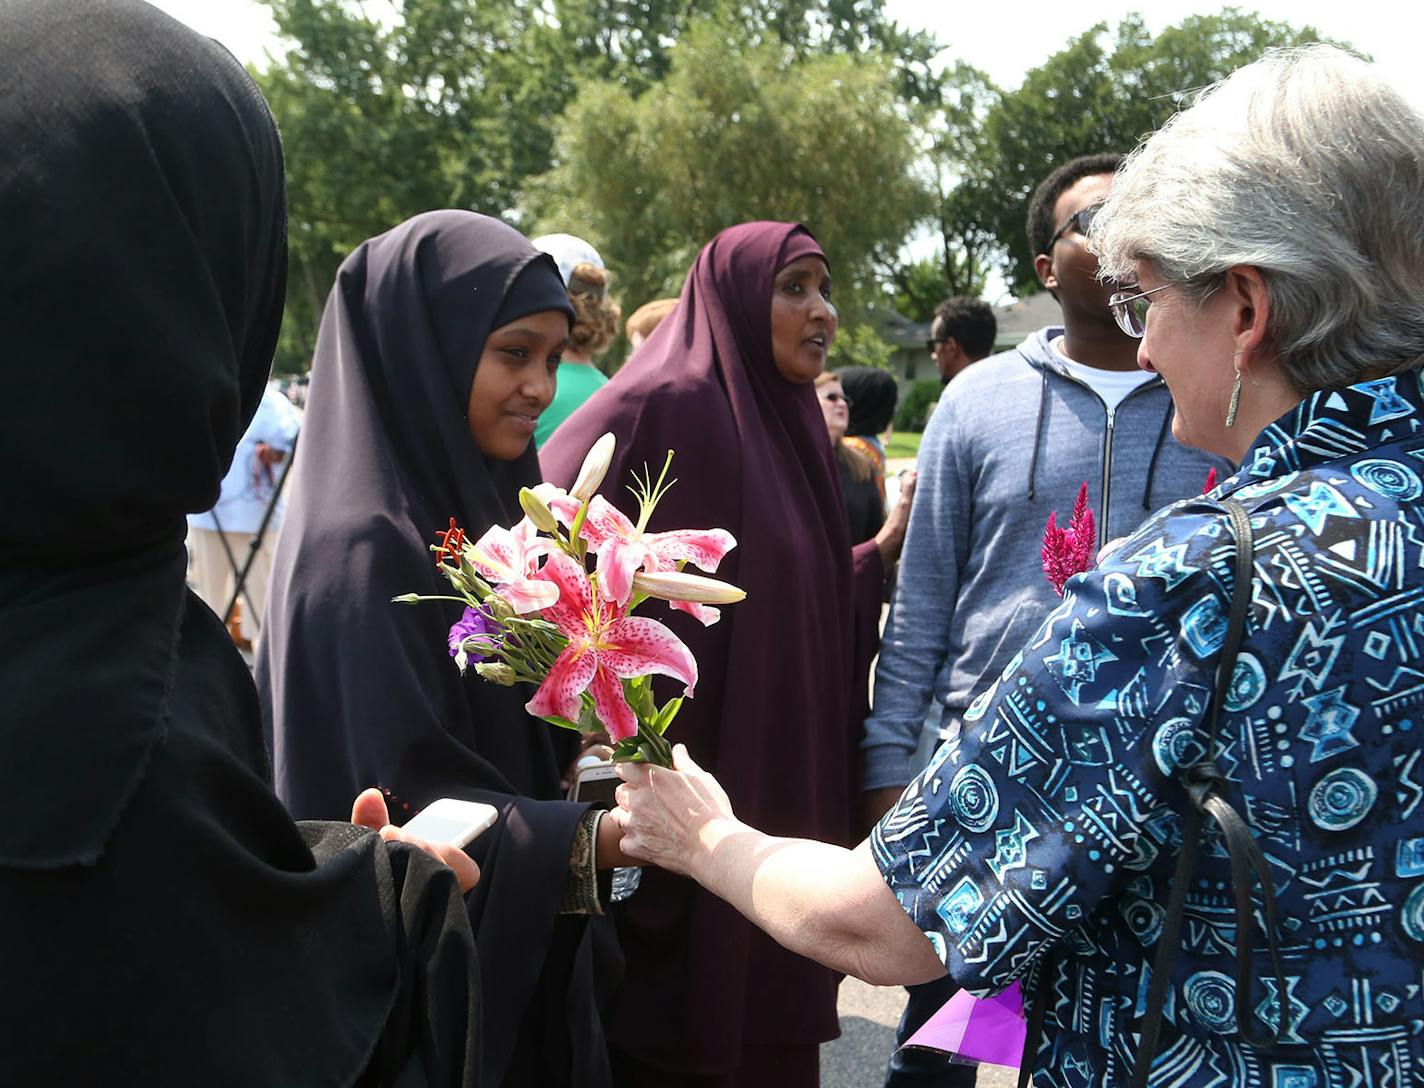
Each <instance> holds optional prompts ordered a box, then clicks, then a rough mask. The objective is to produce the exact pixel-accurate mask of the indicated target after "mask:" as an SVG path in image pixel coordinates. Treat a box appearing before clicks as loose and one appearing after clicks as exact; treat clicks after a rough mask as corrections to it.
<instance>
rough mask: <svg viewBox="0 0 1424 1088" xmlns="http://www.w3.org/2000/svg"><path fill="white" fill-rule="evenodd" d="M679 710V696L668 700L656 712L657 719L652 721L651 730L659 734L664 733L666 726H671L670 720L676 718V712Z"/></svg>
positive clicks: (680, 706) (680, 702)
mask: <svg viewBox="0 0 1424 1088" xmlns="http://www.w3.org/2000/svg"><path fill="white" fill-rule="evenodd" d="M681 709H682V696H680V695H679V696H678V697H677V698H675V699H669V700H668V701H667V702H666V703H664V704H663V708H662V709H661V710H659V711H658V713H657V717H655V718H654V719H653V723H652V724H653V728H654V729H656V730H657V731H658V733H659V734H662V733H666V732H667V729H668V726H670V725H671V724H672V720H673V719H674V718H676V717H677V712H678V711H679V710H681Z"/></svg>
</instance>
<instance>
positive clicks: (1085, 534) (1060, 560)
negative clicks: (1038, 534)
mask: <svg viewBox="0 0 1424 1088" xmlns="http://www.w3.org/2000/svg"><path fill="white" fill-rule="evenodd" d="M1057 518H1058V511H1057V510H1055V511H1054V512H1053V513H1051V514H1049V515H1048V525H1047V526H1046V527H1045V528H1044V530H1043V573H1044V574H1045V575H1047V576H1048V582H1049V584H1050V585H1051V586H1053V590H1054V592H1055V593H1057V594H1058V595H1059V596H1060V597H1061V596H1062V595H1063V586H1064V584H1065V583H1067V581H1068V579H1069V578H1071V577H1073V575H1075V574H1082V573H1083V572H1084V571H1085V570H1092V569H1093V566H1094V560H1095V557H1096V552H1097V541H1098V530H1097V526H1096V525H1095V524H1094V521H1093V511H1092V510H1091V509H1089V507H1088V485H1087V483H1086V481H1085V482H1084V484H1083V486H1082V487H1080V488H1078V501H1077V502H1076V503H1074V504H1073V518H1072V520H1071V521H1069V523H1068V528H1066V529H1060V528H1058V521H1057Z"/></svg>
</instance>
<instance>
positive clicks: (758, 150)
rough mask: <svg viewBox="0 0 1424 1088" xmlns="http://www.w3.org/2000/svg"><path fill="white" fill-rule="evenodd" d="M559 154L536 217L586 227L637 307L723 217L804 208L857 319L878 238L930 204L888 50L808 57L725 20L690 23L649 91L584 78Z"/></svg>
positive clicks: (672, 284) (561, 133)
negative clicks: (916, 172)
mask: <svg viewBox="0 0 1424 1088" xmlns="http://www.w3.org/2000/svg"><path fill="white" fill-rule="evenodd" d="M556 157H557V165H556V166H555V167H554V168H553V169H552V170H551V171H549V172H548V173H547V174H545V175H544V176H542V177H540V178H539V179H537V180H536V181H535V182H534V183H533V184H531V186H530V187H529V189H528V190H527V192H526V199H527V201H528V204H529V206H530V207H532V208H533V209H534V211H535V213H536V216H537V224H538V229H540V230H570V231H573V232H575V233H578V234H581V235H583V236H585V237H587V238H588V239H589V240H590V241H592V242H593V243H594V245H596V246H597V247H598V248H599V251H600V252H601V253H602V254H603V255H604V259H605V260H607V261H608V262H609V264H610V265H611V266H612V267H613V269H614V271H615V273H616V276H617V280H616V282H617V283H618V284H619V288H618V290H619V293H620V294H621V296H622V298H623V299H624V300H625V302H626V304H627V306H628V307H629V308H631V307H632V306H636V305H639V304H641V303H642V302H644V301H646V300H648V299H651V298H657V297H661V296H665V295H671V294H676V293H677V292H678V291H679V290H680V288H681V286H682V280H683V277H684V276H685V274H686V272H687V269H688V267H689V266H690V265H691V263H692V260H693V258H694V257H695V256H696V254H697V251H698V250H699V249H700V248H701V247H702V245H703V244H704V243H705V242H706V241H707V240H708V239H710V238H711V237H712V236H713V235H714V234H716V233H717V232H718V231H719V230H721V229H723V228H724V227H728V226H731V225H733V224H735V223H740V222H744V221H747V220H752V219H782V220H799V221H802V222H805V223H807V224H808V225H809V226H810V227H811V228H812V230H814V231H815V232H816V236H817V237H818V238H819V239H820V241H821V244H822V245H823V246H824V247H825V249H826V252H827V253H828V254H829V256H830V258H831V266H832V271H833V273H834V275H835V279H836V292H837V305H839V306H840V307H841V309H842V312H843V313H844V314H846V316H847V318H848V324H854V322H855V319H856V317H857V316H858V315H859V313H860V312H861V311H862V309H863V307H864V305H865V303H866V302H868V301H869V300H870V299H871V298H872V297H873V296H874V295H875V294H876V292H877V291H878V285H877V283H876V280H875V276H874V269H873V267H872V258H873V254H874V253H875V251H876V249H877V247H883V246H885V245H887V243H888V244H889V245H890V246H891V247H894V248H898V246H899V244H900V242H901V241H902V240H903V239H904V237H905V236H906V234H907V232H908V230H909V228H910V226H911V225H912V224H913V223H914V221H915V220H916V219H917V218H919V217H920V216H921V215H922V214H923V212H924V210H925V207H926V204H925V196H924V192H923V190H922V188H921V187H920V185H919V184H918V183H917V182H916V180H915V178H914V177H913V173H912V168H913V164H914V159H915V146H914V142H913V138H912V133H911V130H910V127H909V124H908V122H907V121H906V119H905V116H904V111H903V109H902V108H901V102H900V99H899V98H898V95H897V88H896V84H895V79H894V74H893V72H892V70H891V66H890V65H889V64H888V63H887V62H886V61H885V60H884V59H883V58H882V57H880V56H878V55H876V54H874V53H866V54H862V55H860V56H848V55H837V56H829V55H824V54H819V53H812V54H808V55H804V56H798V55H797V54H796V52H795V51H794V50H791V49H789V48H787V47H785V46H783V45H779V44H776V43H773V42H757V41H754V40H749V36H748V35H746V34H745V33H744V32H742V31H741V30H740V29H739V28H738V27H735V26H733V25H730V24H728V23H727V22H726V21H724V20H720V19H705V20H701V21H699V22H698V23H696V24H695V25H693V26H692V27H690V28H689V29H687V30H686V31H684V33H683V36H682V38H681V39H680V40H679V41H678V43H677V44H676V45H675V46H674V47H673V49H672V51H671V57H670V68H669V71H668V75H667V77H666V78H665V79H664V80H663V81H662V82H660V83H658V84H657V85H655V86H653V87H650V88H649V89H648V90H646V91H645V92H644V93H643V94H641V95H634V94H633V93H632V92H631V91H630V90H628V89H627V88H626V87H622V86H619V85H616V84H610V83H590V84H585V85H584V86H583V88H582V90H581V92H580V94H579V96H578V97H577V99H575V101H574V102H573V103H572V104H571V105H570V106H569V108H568V110H567V112H566V114H565V116H564V118H563V119H562V120H561V122H560V123H559V126H558V138H557V156H556ZM869 194H873V199H868V195H869Z"/></svg>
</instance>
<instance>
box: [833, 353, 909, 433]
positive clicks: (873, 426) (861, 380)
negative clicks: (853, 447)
mask: <svg viewBox="0 0 1424 1088" xmlns="http://www.w3.org/2000/svg"><path fill="white" fill-rule="evenodd" d="M831 373H833V374H834V375H835V376H836V377H838V378H840V380H841V388H842V389H844V390H845V394H846V397H847V398H848V399H849V400H850V402H851V404H850V423H849V424H848V425H847V427H846V434H848V435H868V436H870V437H872V438H876V437H878V436H880V435H882V434H884V433H885V428H886V427H888V426H890V421H891V420H892V419H894V418H895V405H896V403H897V402H898V401H899V399H900V387H899V386H898V385H897V384H896V383H895V376H894V375H893V374H891V373H890V372H889V371H888V370H881V369H880V368H879V367H873V366H847V367H842V368H840V369H839V370H833V371H832V372H831Z"/></svg>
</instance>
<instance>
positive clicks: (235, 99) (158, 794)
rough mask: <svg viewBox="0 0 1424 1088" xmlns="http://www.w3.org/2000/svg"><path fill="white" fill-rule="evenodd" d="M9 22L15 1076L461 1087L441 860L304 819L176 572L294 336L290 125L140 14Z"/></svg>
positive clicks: (6, 1018)
mask: <svg viewBox="0 0 1424 1088" xmlns="http://www.w3.org/2000/svg"><path fill="white" fill-rule="evenodd" d="M0 26H3V27H4V33H3V35H0V147H3V148H4V149H5V150H4V154H3V155H0V236H3V238H4V239H5V243H4V244H5V247H6V253H5V260H4V261H3V262H0V343H3V344H4V354H3V356H0V366H3V373H4V378H5V384H6V396H5V398H4V399H3V405H2V406H0V414H3V425H0V455H3V457H4V463H5V465H6V467H7V471H6V473H5V474H4V478H3V483H0V509H3V510H4V511H5V515H4V517H3V519H0V766H3V767H4V768H5V771H6V774H7V789H8V797H9V799H10V801H11V802H12V804H13V810H12V811H13V818H12V819H9V820H6V821H4V822H3V826H0V917H3V918H4V919H5V925H4V927H3V929H0V963H3V964H4V973H5V983H6V997H5V998H3V999H0V1044H3V1051H4V1057H3V1059H0V1060H2V1061H3V1067H4V1071H5V1072H4V1079H6V1080H7V1081H12V1082H13V1083H17V1084H39V1083H47V1084H79V1083H98V1082H100V1081H102V1082H104V1083H114V1084H120V1083H143V1084H146V1085H187V1084H202V1083H215V1082H217V1081H219V1080H221V1081H224V1082H226V1083H244V1084H292V1083H301V1084H312V1085H317V1084H331V1085H338V1084H339V1085H348V1084H353V1083H357V1082H358V1081H359V1082H360V1083H362V1084H374V1083H380V1084H388V1083H396V1082H399V1083H401V1084H426V1083H430V1084H434V1083H441V1084H468V1083H471V1081H470V1080H469V1079H468V1078H467V1077H466V1076H465V1072H466V1070H468V1069H470V1068H472V1066H473V1061H472V1060H471V1058H472V1053H473V1051H474V1049H475V1048H476V1046H477V1032H476V1020H475V1019H474V1017H473V1016H472V1015H471V1004H472V1002H473V1000H474V995H473V991H472V990H471V988H470V987H471V984H472V982H473V978H474V962H473V956H472V952H471V949H470V945H469V934H468V931H467V930H463V929H462V928H461V927H463V925H464V917H463V914H462V913H452V908H453V909H454V911H458V910H459V905H460V904H459V899H458V892H457V890H456V889H455V887H454V883H453V880H452V879H451V877H450V874H449V872H448V870H445V869H444V868H443V867H438V866H436V865H435V864H434V863H433V862H430V861H429V859H426V858H425V857H424V855H421V854H416V853H412V852H410V851H407V850H406V849H405V848H404V847H387V846H386V845H385V844H384V843H382V842H381V840H380V839H379V838H378V837H376V836H374V835H372V834H370V833H368V832H363V831H360V830H359V829H354V828H352V827H350V825H345V826H343V827H340V828H335V827H333V828H328V829H325V830H323V829H321V828H316V827H312V828H308V829H306V834H305V835H304V834H303V832H300V831H299V830H298V828H297V827H296V826H295V825H293V824H292V822H291V820H290V819H289V818H288V817H287V815H286V813H285V812H284V811H283V809H282V807H281V805H280V803H279V802H278V801H277V799H276V797H275V796H273V794H272V792H271V790H270V788H269V786H268V783H267V764H266V759H265V755H264V752H263V749H262V742H261V729H260V722H259V716H258V707H257V698H256V691H255V690H254V688H253V685H252V682H251V679H250V677H249V676H248V675H247V671H246V668H245V666H244V665H243V663H242V660H241V658H239V657H238V655H237V653H236V651H235V650H234V649H233V647H232V644H231V642H230V640H229V639H228V638H227V636H226V633H225V631H224V630H223V627H222V624H221V623H220V622H219V621H218V619H217V617H215V616H214V615H213V614H212V613H211V612H210V611H209V610H208V609H207V608H206V606H205V605H203V604H202V602H201V601H199V600H198V599H197V597H195V596H194V595H193V594H191V593H189V592H187V590H186V589H185V586H184V570H185V558H184V551H183V535H184V528H185V525H184V515H185V513H188V512H190V511H197V510H203V509H206V508H207V507H209V506H211V505H212V503H213V502H214V500H215V499H216V498H217V495H218V490H219V485H220V482H221V480H222V477H223V474H224V472H225V471H226V469H227V467H228V462H229V461H230V459H231V457H232V453H233V450H234V448H235V446H236V444H237V441H238V439H239V437H240V436H241V434H242V432H243V429H244V427H245V426H246V424H247V423H248V421H249V420H250V418H251V416H252V414H253V412H254V411H255V409H256V406H257V403H258V400H259V398H260V396H261V393H262V389H263V385H264V383H265V381H266V378H267V370H268V365H269V361H270V358H271V353H272V349H273V345H274V344H275V341H276V336H277V331H278V326H279V323H280V319H281V311H282V297H283V290H284V284H285V276H286V242H285V222H284V211H283V181H282V154H281V146H280V144H279V142H278V139H277V132H276V127H275V125H274V124H273V122H272V118H271V116H270V114H269V113H268V111H267V108H266V105H265V103H264V102H263V101H262V98H261V96H260V95H259V93H258V92H257V89H256V87H255V86H254V85H253V83H252V81H251V80H250V79H249V78H248V76H247V74H246V73H245V72H244V71H243V70H242V68H241V66H240V65H239V64H238V63H237V62H236V61H235V60H234V59H233V58H232V56H231V55H230V54H228V53H227V52H226V51H224V50H223V49H222V48H221V47H220V46H218V45H217V44H216V43H214V42H211V41H207V40H205V39H203V38H200V37H199V36H197V35H196V34H194V33H193V32H192V31H190V30H188V29H186V28H185V27H183V26H181V25H180V24H179V23H177V22H175V21H174V20H172V19H170V18H168V17H167V16H165V15H163V14H161V13H159V12H158V11H157V10H156V9H154V8H152V7H150V6H148V5H147V4H144V3H140V2H138V0H106V2H105V3H103V4H97V5H96V4H93V3H88V2H84V0H0ZM309 843H310V844H311V845H310V846H309V845H308V844H309ZM314 851H315V852H316V856H315V857H314ZM318 857H319V858H323V859H324V860H323V861H322V862H321V863H320V864H319V863H318V860H317V858H318ZM451 918H453V919H457V920H458V923H459V924H458V925H456V926H454V927H453V928H451V927H449V926H448V925H446V924H445V920H446V919H451ZM437 992H439V993H441V994H444V995H445V996H446V997H448V1000H436V998H435V997H434V995H435V994H436V993H437ZM412 1075H413V1076H414V1079H408V1078H409V1077H411V1076H412Z"/></svg>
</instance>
